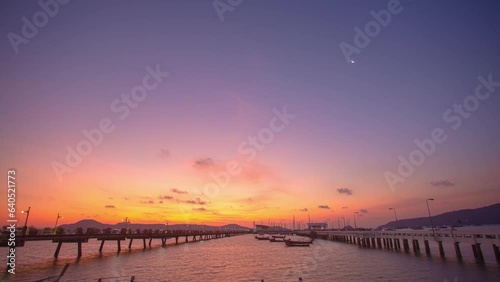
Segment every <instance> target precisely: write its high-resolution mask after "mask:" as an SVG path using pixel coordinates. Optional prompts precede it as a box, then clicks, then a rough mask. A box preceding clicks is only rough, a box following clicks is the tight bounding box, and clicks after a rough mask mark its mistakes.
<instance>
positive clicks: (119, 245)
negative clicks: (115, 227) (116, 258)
mask: <svg viewBox="0 0 500 282" xmlns="http://www.w3.org/2000/svg"><path fill="white" fill-rule="evenodd" d="M120 242H121V241H120V240H116V243H117V244H118V252H121V251H122V246H121V243H120Z"/></svg>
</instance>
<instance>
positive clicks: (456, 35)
mask: <svg viewBox="0 0 500 282" xmlns="http://www.w3.org/2000/svg"><path fill="white" fill-rule="evenodd" d="M223 2H225V1H223ZM388 2H389V1H286V2H285V1H249V0H244V1H243V2H242V3H241V4H240V5H238V6H236V7H234V10H233V11H231V12H226V13H225V14H224V21H223V22H221V21H220V19H219V17H218V15H217V13H216V11H215V9H214V7H213V5H212V2H211V1H75V0H74V1H71V2H70V3H68V4H66V5H61V6H60V10H59V12H58V13H57V14H56V15H55V16H54V17H53V18H50V19H49V22H48V24H47V25H46V26H44V27H41V28H39V31H38V33H37V34H36V36H35V37H34V38H32V39H29V42H28V43H27V44H21V45H20V46H19V53H18V54H16V53H15V52H14V50H13V48H12V46H11V44H10V41H9V39H8V34H9V32H13V33H16V34H18V35H20V34H21V28H22V26H23V22H22V20H21V19H22V17H27V18H28V19H30V20H31V19H32V17H33V14H34V13H35V12H37V11H40V10H41V8H40V6H39V5H38V4H37V3H36V1H2V2H1V3H0V34H2V35H3V37H2V38H3V39H2V40H1V41H0V62H1V66H2V67H1V68H0V89H1V98H0V99H1V100H0V118H1V125H0V126H1V131H0V152H1V159H0V168H1V170H0V175H1V176H0V179H1V180H2V183H6V172H7V170H8V169H9V168H15V169H17V172H18V179H17V207H18V209H26V208H27V207H28V206H31V210H32V214H31V215H30V223H31V224H34V225H38V226H53V224H54V222H55V218H56V216H57V213H61V214H62V215H63V216H64V219H62V220H60V222H61V223H71V222H75V221H77V220H80V219H84V218H92V219H95V220H98V221H101V222H106V223H115V222H119V221H121V220H122V219H123V218H125V217H129V218H130V219H131V221H132V222H134V223H140V222H142V223H153V222H155V223H158V222H166V221H169V223H170V224H173V223H205V224H216V225H218V224H225V223H240V224H243V225H246V226H251V225H252V222H253V221H256V222H258V223H260V222H261V221H262V222H264V223H267V222H268V221H274V222H280V221H286V222H291V221H292V216H293V215H295V218H296V220H297V221H302V222H306V221H307V220H308V219H307V218H308V215H310V217H311V220H313V221H325V220H326V219H329V220H335V221H336V220H337V219H338V218H339V217H341V216H344V217H346V219H347V218H348V219H350V221H351V224H352V216H353V212H356V211H358V212H360V215H359V218H357V222H358V226H359V225H361V226H367V227H368V226H371V227H375V226H377V225H380V224H383V223H385V222H387V221H390V220H392V219H393V214H392V213H391V211H389V210H388V208H389V207H395V208H396V209H397V212H398V217H399V218H409V217H418V216H426V215H427V209H426V206H425V199H426V198H431V197H432V198H435V201H434V202H432V203H431V210H432V212H433V213H436V214H437V213H441V212H445V211H450V210H458V209H463V208H477V207H481V206H485V205H490V204H494V203H497V202H500V193H499V191H500V187H499V180H500V174H499V171H500V146H499V143H500V131H499V130H498V128H499V126H498V124H499V121H500V111H499V108H500V97H499V95H500V88H497V89H496V92H494V93H493V94H492V95H491V97H490V98H488V99H487V100H485V101H481V102H480V106H479V108H478V110H476V111H474V112H472V113H471V116H470V117H469V118H468V119H464V120H463V124H462V126H461V127H460V128H458V129H457V130H455V131H454V130H451V127H450V125H451V124H450V123H446V122H445V121H444V120H443V117H442V115H443V113H444V112H445V111H446V110H447V109H449V108H452V107H453V105H454V104H461V103H463V101H464V99H465V98H466V97H467V96H469V95H473V94H474V89H475V88H476V86H477V85H478V83H479V81H478V79H477V77H478V76H483V77H487V76H488V75H489V74H492V76H493V80H495V81H500V40H499V37H498V35H499V34H500V17H499V16H498V15H499V14H500V3H499V2H498V1H493V0H492V1H451V0H450V1H413V2H410V1H403V0H402V1H401V6H402V7H403V11H402V12H401V13H399V14H397V15H393V16H392V19H391V22H390V23H389V25H388V26H387V27H384V28H382V30H381V32H380V34H379V35H378V36H376V37H374V38H372V40H371V42H370V44H369V45H368V46H367V47H366V48H363V49H362V50H361V52H360V53H359V54H354V55H353V59H354V61H355V63H354V64H349V63H347V62H346V59H345V57H344V55H343V53H342V51H341V49H340V47H339V44H340V43H341V42H346V43H349V44H354V43H353V40H354V35H355V31H354V27H356V26H358V27H361V28H362V29H364V26H365V25H366V23H368V22H369V21H372V20H373V17H372V16H371V15H370V11H372V10H375V11H379V10H381V9H387V8H386V7H387V3H388ZM157 65H159V66H160V69H161V70H162V71H165V72H169V73H170V76H168V77H167V78H165V79H164V81H163V82H162V83H161V84H160V85H159V86H158V87H157V88H156V89H154V90H153V91H151V92H149V94H148V96H147V98H146V99H145V100H144V101H142V102H140V103H139V105H138V106H137V108H135V109H132V110H131V111H130V114H129V116H128V117H126V118H125V119H124V120H120V119H119V114H117V113H115V112H113V111H112V110H111V108H110V105H111V104H112V102H113V101H114V100H116V99H120V96H121V95H122V94H130V91H131V89H132V88H133V87H135V86H137V85H141V81H142V79H143V77H144V76H145V75H146V74H147V72H146V70H145V68H146V67H147V66H151V67H152V68H155V66H157ZM285 106H286V108H287V111H288V112H289V113H291V114H295V115H296V118H295V119H293V120H292V121H291V122H290V123H289V124H288V125H287V126H286V128H285V129H284V130H283V131H282V132H278V133H276V134H275V136H274V139H273V140H272V142H270V143H268V144H265V148H264V149H263V150H261V151H259V152H258V154H257V156H256V157H255V159H253V160H251V161H248V160H247V157H248V156H247V155H241V154H240V153H239V152H238V146H239V145H240V144H241V143H242V142H244V141H245V140H247V138H248V137H249V136H255V135H256V134H257V133H258V132H259V131H260V130H261V129H263V128H266V127H268V125H269V122H270V120H271V119H272V118H273V116H274V114H273V108H276V109H280V110H281V109H283V107H285ZM102 118H109V119H110V120H112V122H113V124H114V125H115V126H116V128H115V130H114V132H112V133H109V134H105V135H104V138H103V142H102V144H100V145H98V146H96V147H95V148H94V149H93V150H92V152H91V154H89V155H88V156H85V157H83V161H82V163H81V164H80V165H79V166H77V167H76V168H74V170H73V171H72V172H71V173H66V174H64V175H63V179H62V181H59V180H58V177H57V176H56V174H55V173H54V170H53V168H52V163H53V162H60V163H64V162H65V157H66V154H67V151H66V149H65V148H66V147H67V146H70V147H72V148H75V147H76V145H77V144H78V143H79V142H80V141H81V140H85V137H84V136H83V134H82V130H90V129H93V128H97V127H98V124H99V121H100V120H101V119H102ZM434 128H443V129H444V130H445V132H446V133H447V136H448V139H447V140H446V141H445V142H444V143H443V144H439V145H438V146H437V148H436V151H435V153H434V154H432V155H431V156H429V157H427V158H426V159H425V162H424V163H423V164H422V165H421V166H419V167H418V168H417V169H416V171H415V173H414V174H413V175H412V176H410V177H408V179H407V180H406V181H405V182H404V183H400V184H398V185H397V186H396V188H395V189H394V190H393V189H390V187H389V186H388V184H387V182H386V180H385V178H384V172H386V171H388V170H389V171H393V172H394V171H396V170H397V166H398V164H399V161H398V156H400V155H402V156H403V157H405V158H408V155H409V154H410V152H412V151H413V150H415V148H416V145H415V144H414V143H413V141H414V140H415V139H419V140H422V139H425V138H429V137H430V136H431V132H432V130H433V129H434ZM231 160H237V161H238V162H239V163H240V164H241V168H242V171H241V173H239V174H238V175H236V176H232V177H231V181H230V183H229V185H227V186H226V187H222V188H221V189H220V193H218V194H217V195H207V194H206V193H203V190H204V189H203V187H205V185H207V184H208V183H211V182H212V180H211V178H210V172H212V173H216V172H220V171H221V170H223V169H224V167H225V166H226V164H227V163H228V162H229V161H231ZM340 188H346V189H348V191H350V192H351V194H350V195H349V194H348V193H340V192H339V190H338V189H340ZM346 189H344V190H340V191H347V190H346ZM2 191H3V192H2V197H1V199H3V201H4V203H2V205H5V206H6V200H5V194H6V187H5V186H4V187H3V188H2ZM320 206H321V207H320ZM327 207H328V208H327ZM305 209H307V211H305ZM4 210H5V211H3V212H2V213H1V215H0V220H2V221H5V219H6V217H7V212H6V208H5V209H4ZM19 218H20V219H22V218H23V217H22V216H21V215H20V214H19Z"/></svg>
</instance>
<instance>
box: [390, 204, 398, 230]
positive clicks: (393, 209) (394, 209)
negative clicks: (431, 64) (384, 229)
mask: <svg viewBox="0 0 500 282" xmlns="http://www.w3.org/2000/svg"><path fill="white" fill-rule="evenodd" d="M389 210H392V211H393V212H394V218H395V219H396V229H399V224H398V216H397V215H396V208H389Z"/></svg>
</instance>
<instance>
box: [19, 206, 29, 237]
mask: <svg viewBox="0 0 500 282" xmlns="http://www.w3.org/2000/svg"><path fill="white" fill-rule="evenodd" d="M30 210H31V207H28V210H27V211H21V213H25V214H26V219H25V220H24V227H23V237H24V236H26V232H27V231H28V217H29V216H30Z"/></svg>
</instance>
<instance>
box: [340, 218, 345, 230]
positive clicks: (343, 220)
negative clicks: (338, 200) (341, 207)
mask: <svg viewBox="0 0 500 282" xmlns="http://www.w3.org/2000/svg"><path fill="white" fill-rule="evenodd" d="M340 218H342V220H343V222H344V226H343V227H342V228H345V217H343V216H342V217H340Z"/></svg>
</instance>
